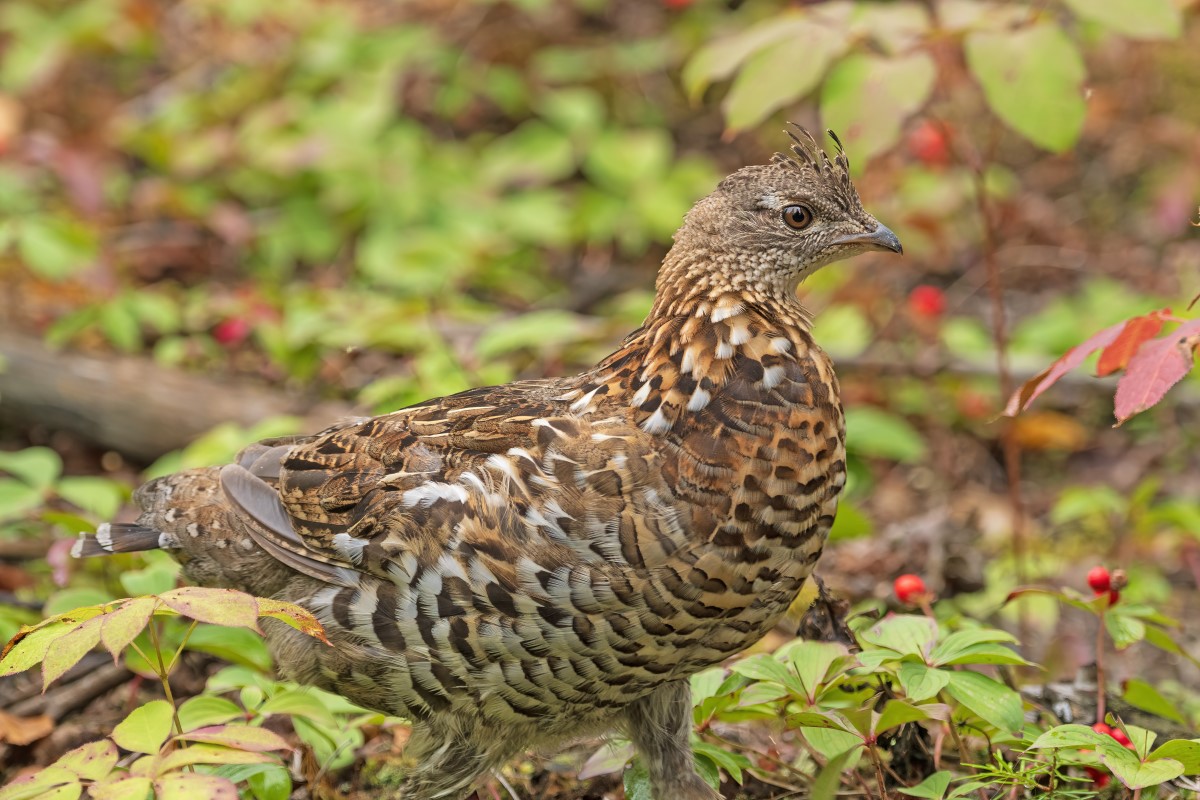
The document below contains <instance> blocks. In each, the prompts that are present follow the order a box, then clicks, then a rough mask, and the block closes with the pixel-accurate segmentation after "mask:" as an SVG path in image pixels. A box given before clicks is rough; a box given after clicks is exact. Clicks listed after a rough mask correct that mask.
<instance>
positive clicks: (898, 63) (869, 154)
mask: <svg viewBox="0 0 1200 800" xmlns="http://www.w3.org/2000/svg"><path fill="white" fill-rule="evenodd" d="M936 72H937V70H936V68H935V67H934V65H933V59H932V58H931V57H930V56H929V54H928V53H924V52H916V53H911V54H908V55H903V56H896V57H891V58H889V57H885V56H876V55H866V54H861V53H855V54H853V55H850V56H847V57H846V58H844V59H843V60H842V61H840V62H839V63H838V64H837V66H835V67H834V68H833V70H832V71H831V72H830V73H829V77H828V78H827V79H826V80H825V84H824V86H823V87H822V89H821V121H822V122H823V123H824V125H825V127H827V128H832V129H833V130H834V131H836V132H837V133H838V136H839V137H840V138H841V140H842V142H843V143H844V144H845V145H846V149H847V150H849V151H850V152H852V153H854V155H855V158H856V159H859V160H860V161H861V162H866V161H867V160H869V159H871V158H874V157H875V156H877V155H879V154H880V153H883V152H885V151H887V150H889V149H891V148H892V147H893V146H894V145H895V144H896V142H898V141H899V140H900V127H901V125H903V124H904V121H905V120H906V119H908V117H910V116H911V115H912V114H913V113H914V112H916V111H917V110H919V109H920V108H921V107H922V106H923V105H925V103H926V101H928V100H929V95H930V93H931V92H932V91H933V82H934V77H935V75H936Z"/></svg>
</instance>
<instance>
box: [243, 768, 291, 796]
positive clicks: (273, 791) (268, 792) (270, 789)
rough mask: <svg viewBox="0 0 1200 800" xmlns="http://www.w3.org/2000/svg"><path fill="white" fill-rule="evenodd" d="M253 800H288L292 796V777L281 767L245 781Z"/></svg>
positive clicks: (266, 770)
mask: <svg viewBox="0 0 1200 800" xmlns="http://www.w3.org/2000/svg"><path fill="white" fill-rule="evenodd" d="M246 783H247V784H248V785H249V786H250V791H251V793H252V794H253V795H254V800H288V798H289V797H291V796H292V776H291V774H289V773H288V771H287V770H286V769H284V768H283V767H281V766H273V767H271V768H270V769H265V770H263V771H262V772H258V773H255V774H253V775H251V776H250V777H248V778H247V779H246Z"/></svg>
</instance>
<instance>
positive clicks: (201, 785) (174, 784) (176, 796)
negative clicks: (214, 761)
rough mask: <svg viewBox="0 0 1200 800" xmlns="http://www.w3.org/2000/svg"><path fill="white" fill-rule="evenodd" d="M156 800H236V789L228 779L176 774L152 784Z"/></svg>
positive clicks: (213, 776) (215, 776)
mask: <svg viewBox="0 0 1200 800" xmlns="http://www.w3.org/2000/svg"><path fill="white" fill-rule="evenodd" d="M154 795H155V798H156V800H196V798H199V797H203V798H204V799H205V800H237V796H238V792H237V787H236V786H234V785H233V781H231V780H229V779H228V778H222V777H219V776H217V775H200V774H198V773H177V774H174V775H167V776H165V777H162V778H159V779H158V780H156V781H155V782H154Z"/></svg>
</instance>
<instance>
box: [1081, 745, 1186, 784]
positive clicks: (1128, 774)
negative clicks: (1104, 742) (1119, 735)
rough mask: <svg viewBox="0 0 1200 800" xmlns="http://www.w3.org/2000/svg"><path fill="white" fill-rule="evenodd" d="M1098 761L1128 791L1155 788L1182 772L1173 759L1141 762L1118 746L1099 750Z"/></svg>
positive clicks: (1182, 769)
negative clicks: (1147, 787) (1148, 787)
mask: <svg viewBox="0 0 1200 800" xmlns="http://www.w3.org/2000/svg"><path fill="white" fill-rule="evenodd" d="M1100 760H1101V761H1103V762H1104V765H1105V766H1106V767H1108V768H1109V769H1110V770H1112V773H1113V775H1116V776H1117V779H1118V780H1120V781H1121V783H1123V784H1125V785H1126V786H1127V787H1129V788H1130V789H1141V788H1144V787H1146V786H1157V785H1158V784H1160V783H1165V782H1166V781H1169V780H1171V779H1173V778H1178V777H1179V776H1180V775H1182V774H1183V772H1184V768H1183V764H1181V763H1179V762H1178V761H1176V760H1175V759H1173V758H1160V759H1157V760H1155V761H1146V762H1143V761H1140V760H1138V757H1137V756H1136V755H1134V754H1133V753H1132V752H1131V751H1129V750H1126V749H1125V748H1124V747H1120V746H1118V747H1105V748H1101V750H1100Z"/></svg>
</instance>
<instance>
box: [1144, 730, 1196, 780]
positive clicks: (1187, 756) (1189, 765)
mask: <svg viewBox="0 0 1200 800" xmlns="http://www.w3.org/2000/svg"><path fill="white" fill-rule="evenodd" d="M1160 758H1170V759H1172V760H1174V761H1178V762H1179V763H1180V764H1182V765H1183V772H1184V774H1185V775H1200V739H1172V740H1171V741H1169V742H1165V743H1164V744H1163V745H1162V746H1160V747H1159V748H1158V749H1157V750H1155V751H1154V752H1153V753H1151V754H1150V760H1151V761H1157V760H1158V759H1160Z"/></svg>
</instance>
